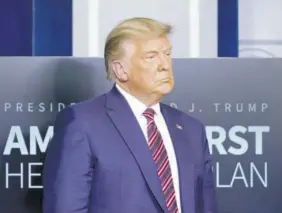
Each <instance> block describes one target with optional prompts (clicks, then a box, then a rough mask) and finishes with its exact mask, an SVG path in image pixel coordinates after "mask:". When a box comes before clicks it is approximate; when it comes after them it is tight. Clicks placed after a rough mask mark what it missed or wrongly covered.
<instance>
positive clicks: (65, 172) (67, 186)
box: [43, 108, 94, 213]
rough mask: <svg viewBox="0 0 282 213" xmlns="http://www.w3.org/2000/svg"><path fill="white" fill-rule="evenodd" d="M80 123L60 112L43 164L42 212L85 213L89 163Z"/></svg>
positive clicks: (86, 140)
mask: <svg viewBox="0 0 282 213" xmlns="http://www.w3.org/2000/svg"><path fill="white" fill-rule="evenodd" d="M83 126H84V125H83V122H79V121H78V120H77V119H76V118H75V117H74V114H73V111H72V109H71V108H66V109H64V110H63V111H61V112H60V113H59V115H58V117H57V119H56V122H55V125H54V136H53V139H52V140H51V142H50V143H49V146H48V148H47V152H46V156H45V161H44V165H43V213H73V212H75V213H87V212H88V202H89V195H90V189H91V181H92V176H93V167H94V165H93V161H92V155H91V151H90V147H89V141H88V139H87V135H86V130H85V129H84V127H83Z"/></svg>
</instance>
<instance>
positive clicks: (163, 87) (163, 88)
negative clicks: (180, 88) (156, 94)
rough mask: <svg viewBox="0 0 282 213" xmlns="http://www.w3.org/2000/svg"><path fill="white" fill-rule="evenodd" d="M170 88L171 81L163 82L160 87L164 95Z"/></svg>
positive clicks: (171, 87)
mask: <svg viewBox="0 0 282 213" xmlns="http://www.w3.org/2000/svg"><path fill="white" fill-rule="evenodd" d="M172 89H173V85H172V83H171V82H168V83H165V84H163V85H162V86H161V88H160V90H161V93H162V94H164V95H166V94H169V93H170V92H171V90H172Z"/></svg>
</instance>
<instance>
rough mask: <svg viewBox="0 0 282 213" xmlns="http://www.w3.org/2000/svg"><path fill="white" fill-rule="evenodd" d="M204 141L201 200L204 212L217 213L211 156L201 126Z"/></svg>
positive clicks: (204, 132)
mask: <svg viewBox="0 0 282 213" xmlns="http://www.w3.org/2000/svg"><path fill="white" fill-rule="evenodd" d="M203 142H204V146H203V147H204V167H205V168H204V183H203V201H204V213H217V203H216V194H215V186H214V176H213V171H212V156H211V155H210V152H209V145H208V140H207V138H206V131H205V127H204V126H203Z"/></svg>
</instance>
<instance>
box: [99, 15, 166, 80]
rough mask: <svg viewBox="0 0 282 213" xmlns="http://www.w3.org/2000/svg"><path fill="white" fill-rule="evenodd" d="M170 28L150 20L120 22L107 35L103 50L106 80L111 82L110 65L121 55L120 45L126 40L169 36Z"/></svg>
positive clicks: (111, 72)
mask: <svg viewBox="0 0 282 213" xmlns="http://www.w3.org/2000/svg"><path fill="white" fill-rule="evenodd" d="M171 31H172V26H171V25H168V24H164V23H160V22H158V21H156V20H153V19H150V18H139V17H136V18H131V19H126V20H124V21H122V22H121V23H120V24H118V25H117V26H116V27H115V28H114V29H113V30H112V31H111V32H110V33H109V35H108V37H107V39H106V44H105V48H104V60H105V67H106V72H107V79H109V80H112V79H113V77H114V75H113V71H112V68H111V63H112V61H113V60H114V59H118V58H120V57H121V56H122V55H123V49H122V48H121V47H122V44H123V42H124V41H126V40H130V39H139V38H149V37H153V36H154V37H161V36H166V35H168V34H170V33H171Z"/></svg>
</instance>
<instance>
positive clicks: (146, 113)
mask: <svg viewBox="0 0 282 213" xmlns="http://www.w3.org/2000/svg"><path fill="white" fill-rule="evenodd" d="M143 115H144V116H145V118H146V119H147V120H154V115H155V111H154V110H153V109H152V108H147V109H146V110H145V111H144V112H143Z"/></svg>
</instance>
